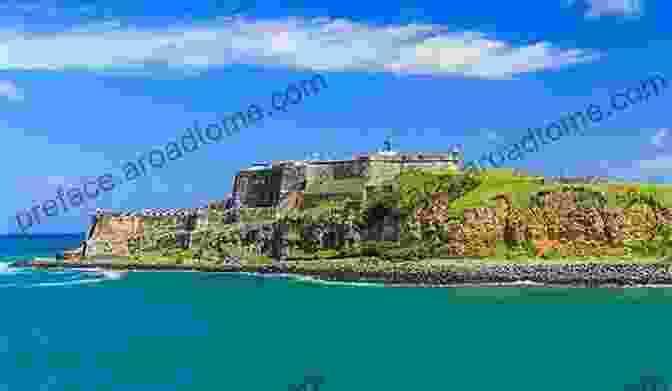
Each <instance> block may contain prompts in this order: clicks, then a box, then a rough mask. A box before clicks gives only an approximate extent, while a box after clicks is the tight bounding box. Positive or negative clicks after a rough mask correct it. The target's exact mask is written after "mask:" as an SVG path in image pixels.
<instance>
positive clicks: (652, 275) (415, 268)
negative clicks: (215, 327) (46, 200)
mask: <svg viewBox="0 0 672 391" xmlns="http://www.w3.org/2000/svg"><path fill="white" fill-rule="evenodd" d="M21 266H36V267H70V268H77V267H79V268H85V267H99V268H103V269H114V270H120V269H127V270H128V269H130V270H165V271H169V270H173V271H179V270H182V271H201V272H253V273H260V274H296V275H304V276H310V277H313V278H317V279H322V280H329V281H344V282H383V283H385V284H390V285H407V286H451V285H473V284H475V285H479V284H482V285H497V284H504V285H507V284H516V283H523V282H525V283H530V282H531V283H537V284H544V285H551V286H575V287H609V286H638V285H672V266H670V265H665V264H646V265H641V264H591V263H586V264H569V265H560V264H558V265H555V264H554V265H543V264H538V265H485V266H478V267H477V266H467V265H465V266H464V267H454V266H446V265H431V264H421V263H392V262H372V263H365V262H357V263H345V262H338V261H335V262H334V261H310V262H288V263H274V264H270V265H268V264H267V265H245V264H242V265H236V264H221V265H189V266H186V265H166V264H148V263H132V262H109V263H101V262H96V263H84V262H62V261H33V262H29V263H26V264H24V265H21Z"/></svg>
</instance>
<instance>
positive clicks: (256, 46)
mask: <svg viewBox="0 0 672 391" xmlns="http://www.w3.org/2000/svg"><path fill="white" fill-rule="evenodd" d="M9 53H11V56H10V55H9ZM599 56H600V54H599V53H597V52H594V51H591V50H584V49H577V48H568V49H562V48H558V47H555V46H553V45H552V44H551V43H549V42H539V43H535V44H531V45H514V44H513V43H509V42H505V41H503V40H497V39H495V38H492V37H488V36H485V35H484V34H481V33H478V32H470V31H466V32H465V31H452V32H449V31H448V29H447V28H446V27H445V26H441V25H427V24H423V25H421V24H409V25H395V26H382V25H368V24H362V23H355V22H351V21H348V20H344V19H327V18H315V19H304V18H297V17H291V18H287V19H275V20H268V19H264V20H260V19H251V18H246V17H235V18H234V17H225V18H220V19H218V20H216V21H214V22H210V23H208V24H203V25H190V26H173V27H170V28H161V29H158V28H154V29H149V28H145V29H141V28H135V27H129V26H122V25H121V24H120V23H111V22H109V21H108V22H106V23H100V24H89V25H84V26H78V27H76V28H74V29H72V30H69V31H62V32H58V33H49V34H46V33H26V32H23V31H7V30H5V31H0V70H46V71H63V70H83V71H93V72H114V73H118V72H121V73H123V74H129V75H133V74H141V75H142V74H145V75H146V74H151V73H156V72H157V71H159V70H173V71H175V70H176V71H179V72H180V73H181V74H184V75H192V74H197V73H198V72H200V71H204V70H206V69H209V68H213V67H221V66H228V65H231V64H238V63H243V64H252V65H262V66H269V67H271V66H272V67H285V68H293V69H310V70H314V71H334V72H336V71H374V72H392V73H398V74H401V73H403V74H433V75H460V76H467V77H478V78H510V77H511V76H513V75H517V74H522V73H528V72H536V71H541V70H547V69H557V68H560V67H564V66H568V65H573V64H578V63H583V62H589V61H593V60H595V59H596V58H598V57H599Z"/></svg>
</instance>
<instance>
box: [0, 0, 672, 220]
mask: <svg viewBox="0 0 672 391" xmlns="http://www.w3.org/2000/svg"><path fill="white" fill-rule="evenodd" d="M236 1H238V2H236ZM236 1H190V2H188V3H187V2H158V1H144V2H138V1H126V0H118V1H115V2H108V3H102V2H100V3H94V2H81V1H80V2H77V1H58V2H56V1H53V2H46V1H45V2H32V1H24V2H16V1H10V2H3V3H2V4H0V110H2V113H3V115H2V116H0V130H2V133H3V134H4V140H3V143H2V145H3V146H4V153H3V154H1V155H0V162H2V163H3V164H2V166H3V167H4V169H3V170H2V172H3V176H4V182H3V184H4V187H5V188H6V189H7V191H5V192H4V194H3V202H2V203H1V204H0V213H2V214H3V215H4V216H6V222H7V223H6V229H5V232H9V233H12V232H17V225H16V219H15V214H16V212H17V210H23V209H26V208H30V207H31V206H32V205H34V204H36V203H42V202H43V201H44V200H47V199H54V198H55V192H56V189H57V187H58V186H59V185H61V186H66V188H67V187H68V186H74V185H76V184H79V183H81V182H82V181H83V180H84V179H86V178H91V177H98V176H100V175H103V174H106V173H117V172H119V171H120V166H121V164H123V162H126V161H129V160H133V159H135V158H136V157H137V156H138V155H139V154H142V153H146V152H148V151H149V150H151V149H152V148H154V147H157V146H162V145H164V144H165V143H167V142H169V141H170V140H171V139H174V138H176V137H178V136H180V135H182V134H183V133H184V131H185V129H186V128H187V127H189V126H190V125H191V124H193V121H194V120H198V121H202V122H207V121H210V120H214V119H216V118H218V117H220V116H222V115H225V114H227V113H233V112H236V111H239V110H242V109H244V108H246V107H247V106H248V105H250V104H265V103H266V102H267V101H269V97H270V94H271V93H272V92H274V91H278V90H283V89H284V88H285V87H286V86H287V85H288V84H289V83H292V82H295V81H298V80H302V79H306V78H310V77H312V76H313V75H314V74H315V73H319V74H322V75H324V77H325V78H326V80H327V82H328V86H329V87H328V89H326V90H323V92H321V93H320V94H319V95H317V96H313V97H311V98H310V99H305V100H304V101H303V102H302V103H301V104H300V105H297V106H293V107H292V109H291V110H290V111H289V112H287V113H282V114H281V115H275V116H274V117H273V118H272V119H265V120H264V122H263V124H260V125H258V126H255V127H250V128H247V129H245V130H244V131H242V132H241V133H240V134H239V135H236V136H233V137H230V138H227V137H225V138H224V140H223V141H221V142H220V143H218V144H215V145H210V146H208V147H207V148H201V149H200V150H199V151H197V152H194V153H191V154H188V155H187V156H185V157H184V158H183V159H181V160H178V161H174V162H170V163H169V164H166V165H165V166H164V167H163V168H161V169H155V170H152V171H151V176H147V177H143V178H139V179H138V180H137V181H135V182H130V183H124V184H123V185H120V186H118V187H117V188H115V189H114V190H112V191H110V192H107V193H105V194H104V195H103V196H101V197H99V198H98V199H96V200H95V202H94V201H88V202H87V205H86V206H85V207H81V208H76V209H71V210H70V211H69V213H66V214H62V213H61V215H59V216H55V217H50V218H49V219H48V220H47V221H46V222H43V223H42V224H40V225H36V226H35V227H33V229H32V230H31V232H34V233H40V232H79V231H83V230H84V229H85V227H86V224H87V223H88V217H87V216H88V214H89V213H90V212H92V211H93V210H95V208H110V209H120V210H133V209H140V208H145V207H194V206H200V205H203V204H205V203H206V202H207V201H211V200H217V199H220V198H222V197H223V196H224V195H225V194H226V193H227V192H229V191H230V190H231V183H232V178H233V176H234V175H235V172H236V171H237V170H238V169H240V168H244V167H247V166H249V165H250V163H251V162H254V161H258V160H275V159H301V158H304V157H305V156H306V154H308V153H311V152H322V153H325V155H324V156H329V155H328V154H326V153H327V152H330V153H331V156H334V157H339V156H340V157H344V156H347V155H349V154H351V153H353V152H362V151H371V150H376V149H379V148H381V147H382V143H383V141H384V139H385V137H386V136H390V135H391V136H393V137H392V142H393V145H394V147H395V148H396V149H398V150H427V151H448V150H450V149H451V147H452V146H453V145H461V146H462V148H463V150H464V153H465V155H466V158H467V160H469V159H475V158H476V159H477V158H478V157H479V156H480V155H481V154H483V153H485V152H490V151H491V150H493V149H494V148H496V147H497V145H502V144H506V143H509V142H512V141H516V140H518V139H520V137H522V136H523V135H524V133H525V132H526V131H527V129H528V128H529V127H538V126H543V125H544V124H545V123H547V122H549V121H554V120H556V119H557V118H559V117H560V115H562V114H563V113H566V112H569V111H575V110H583V109H584V108H585V107H586V106H587V105H588V104H591V103H597V104H605V102H607V99H608V93H609V92H610V91H613V90H614V89H619V88H624V87H628V86H629V85H632V84H636V83H638V82H639V81H640V80H642V79H644V78H646V77H648V76H650V75H651V74H662V75H666V76H668V77H670V78H671V80H672V66H671V65H672V64H671V63H672V57H671V56H669V55H666V54H667V53H669V50H670V46H671V45H670V42H672V41H671V39H672V25H670V23H669V15H671V14H672V13H671V12H670V11H672V4H669V2H664V1H652V0H639V1H635V0H575V1H572V0H558V1H553V0H548V1H497V2H495V1H485V2H484V1H470V2H437V1H431V2H430V1H425V2H423V1H420V2H419V1H410V0H394V1H386V2H371V3H367V2H362V1H358V2H354V1H350V0H345V1H344V0H341V1H337V2H336V1H326V0H317V1H315V0H311V1H310V2H307V1H304V0H287V1H275V0H271V1H267V0H242V2H240V1H239V0H236ZM180 3H184V5H180ZM237 9H238V10H240V13H239V14H235V15H234V14H231V12H233V11H234V10H237ZM671 98H672V92H668V93H666V94H663V95H661V96H659V97H657V98H655V99H652V100H650V101H648V102H646V103H644V104H640V105H637V106H635V107H632V108H631V109H629V110H628V111H625V112H620V113H618V115H614V116H612V117H611V118H609V119H608V120H607V121H604V122H602V123H600V124H599V126H595V127H592V128H590V129H589V130H588V131H587V132H586V134H585V135H583V136H576V137H566V138H563V139H561V140H560V141H558V142H555V143H553V144H551V145H547V146H545V147H544V148H543V149H542V150H541V151H540V152H538V153H535V154H529V155H527V156H526V158H525V159H524V160H523V161H515V162H507V165H509V166H511V167H517V168H524V169H526V170H527V171H530V172H534V173H539V174H545V175H561V174H568V175H612V176H619V177H624V178H632V179H640V180H641V179H645V180H655V181H661V182H668V181H669V178H670V175H669V172H670V171H669V170H670V169H672V125H671V124H670V120H669V114H668V113H669V109H667V110H666V108H668V107H669V105H670V99H671Z"/></svg>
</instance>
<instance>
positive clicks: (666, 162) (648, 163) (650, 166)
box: [638, 155, 672, 173]
mask: <svg viewBox="0 0 672 391" xmlns="http://www.w3.org/2000/svg"><path fill="white" fill-rule="evenodd" d="M638 166H639V168H640V169H641V170H646V171H664V172H667V173H669V172H670V170H672V155H661V156H658V157H656V158H655V159H650V160H640V161H639V162H638Z"/></svg>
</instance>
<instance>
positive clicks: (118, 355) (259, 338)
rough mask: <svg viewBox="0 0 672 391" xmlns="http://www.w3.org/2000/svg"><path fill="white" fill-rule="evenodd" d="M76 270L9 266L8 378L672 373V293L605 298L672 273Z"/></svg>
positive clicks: (2, 384)
mask: <svg viewBox="0 0 672 391" xmlns="http://www.w3.org/2000/svg"><path fill="white" fill-rule="evenodd" d="M5 240H7V239H5ZM34 240H35V241H36V242H39V241H40V240H41V239H34ZM75 242H76V240H75ZM38 244H39V246H38ZM35 246H36V247H43V248H47V247H49V246H48V245H46V244H45V243H36V245H35ZM68 246H69V245H68ZM0 247H3V245H2V244H0ZM27 247H30V246H27ZM66 247H67V246H66ZM3 248H4V247H3ZM24 250H25V249H24ZM24 250H21V251H24ZM47 250H48V251H52V250H53V248H47V249H46V250H45V251H47ZM17 252H18V250H17ZM38 252H39V251H38ZM3 255H5V256H6V254H3ZM15 255H16V254H15ZM44 255H53V251H52V252H51V253H48V254H44ZM68 273H69V274H67V275H66V274H58V273H46V272H32V271H28V270H13V269H11V268H9V269H7V268H5V269H4V271H2V270H0V275H1V276H2V281H3V286H5V288H4V289H2V290H0V294H2V296H3V302H2V306H1V307H0V308H1V309H2V318H0V368H2V375H1V376H0V390H87V391H89V390H124V391H127V390H145V391H146V390H269V391H272V390H278V391H280V390H282V391H284V390H287V389H288V388H287V387H288V385H289V384H295V383H300V382H301V380H302V379H303V376H304V375H306V374H320V375H322V376H324V378H325V383H324V385H323V386H322V387H321V388H320V390H326V391H331V390H430V389H432V390H434V389H440V390H449V389H456V390H499V389H519V390H521V389H522V390H539V389H543V390H569V389H572V390H583V389H586V390H588V389H590V390H623V386H624V384H626V383H633V382H636V381H637V380H638V376H639V374H640V373H641V371H643V370H648V371H655V372H656V373H657V374H660V375H663V376H665V375H667V376H668V377H669V378H671V379H672V365H671V364H670V363H669V362H668V361H667V352H668V351H670V349H671V348H672V342H671V341H670V338H668V336H667V330H668V329H669V325H668V323H669V318H668V317H667V313H666V312H667V307H665V306H651V305H644V306H642V305H639V306H635V305H604V304H615V303H638V304H648V303H661V304H662V303H672V289H660V288H659V289H645V288H641V289H640V288H637V289H546V288H454V289H422V288H418V289H413V288H399V289H384V288H378V287H352V286H343V287H338V286H325V285H316V284H311V283H305V282H300V281H295V280H288V279H278V278H276V279H268V278H260V277H256V276H253V275H235V274H201V273H177V272H159V273H149V272H136V273H129V274H128V275H127V276H125V277H123V276H119V275H114V274H112V275H109V274H108V275H103V274H100V273H98V274H96V273H94V272H88V273H81V274H77V272H68ZM12 280H14V282H15V285H14V286H9V285H8V284H9V283H10V282H11V281H12ZM44 281H47V282H48V283H49V284H48V285H45V284H43V282H44ZM476 303H478V304H482V305H462V304H476ZM518 303H520V304H523V303H524V304H527V305H514V304H518ZM579 303H583V304H581V305H577V304H579ZM491 304H510V305H504V306H502V305H491Z"/></svg>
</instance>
